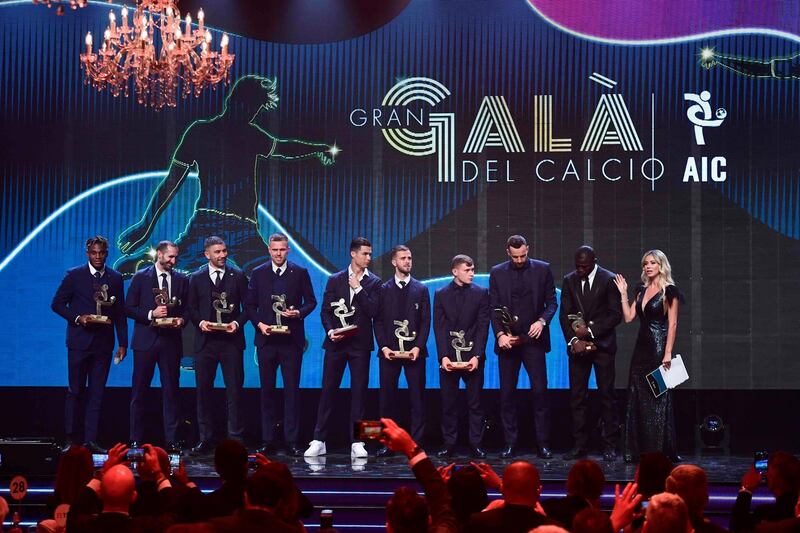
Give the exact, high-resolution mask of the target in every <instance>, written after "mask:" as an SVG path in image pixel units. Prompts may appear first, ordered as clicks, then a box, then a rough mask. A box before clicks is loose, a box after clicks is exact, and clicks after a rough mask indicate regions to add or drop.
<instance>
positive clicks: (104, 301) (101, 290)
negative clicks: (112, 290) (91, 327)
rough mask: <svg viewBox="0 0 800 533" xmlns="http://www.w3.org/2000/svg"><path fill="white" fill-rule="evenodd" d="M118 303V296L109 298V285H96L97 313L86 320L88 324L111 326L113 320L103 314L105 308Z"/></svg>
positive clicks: (95, 301)
mask: <svg viewBox="0 0 800 533" xmlns="http://www.w3.org/2000/svg"><path fill="white" fill-rule="evenodd" d="M116 301H117V297H116V296H110V297H109V296H108V285H105V284H104V285H100V286H97V285H95V293H94V303H95V306H96V309H95V310H96V313H95V314H93V315H89V316H88V317H87V318H86V323H87V324H111V319H110V318H109V317H108V316H106V315H104V314H103V307H110V306H112V305H114V302H116Z"/></svg>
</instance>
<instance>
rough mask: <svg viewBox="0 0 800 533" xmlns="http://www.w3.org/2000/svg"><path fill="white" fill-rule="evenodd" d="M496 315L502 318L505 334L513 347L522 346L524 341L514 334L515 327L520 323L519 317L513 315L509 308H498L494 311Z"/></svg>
mask: <svg viewBox="0 0 800 533" xmlns="http://www.w3.org/2000/svg"><path fill="white" fill-rule="evenodd" d="M494 312H495V313H497V315H498V316H499V317H500V323H501V324H502V325H503V333H505V334H506V335H508V340H509V342H510V343H511V347H512V348H513V347H514V346H519V345H520V344H522V339H521V338H520V336H519V335H514V333H513V332H512V330H513V327H514V326H516V325H517V322H519V317H518V316H516V315H512V314H511V312H510V311H509V310H508V307H506V306H503V307H498V308H497V309H495V310H494Z"/></svg>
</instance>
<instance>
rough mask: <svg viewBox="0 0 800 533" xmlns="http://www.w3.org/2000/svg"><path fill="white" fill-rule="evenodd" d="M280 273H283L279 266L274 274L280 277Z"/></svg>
mask: <svg viewBox="0 0 800 533" xmlns="http://www.w3.org/2000/svg"><path fill="white" fill-rule="evenodd" d="M281 274H283V269H281V268H279V269H278V270H276V271H275V275H276V276H278V277H281Z"/></svg>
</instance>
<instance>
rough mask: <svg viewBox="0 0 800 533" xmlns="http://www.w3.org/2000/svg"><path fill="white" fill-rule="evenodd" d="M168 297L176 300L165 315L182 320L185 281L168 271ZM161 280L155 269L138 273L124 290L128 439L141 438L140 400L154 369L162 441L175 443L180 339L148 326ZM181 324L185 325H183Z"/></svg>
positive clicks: (174, 333)
mask: <svg viewBox="0 0 800 533" xmlns="http://www.w3.org/2000/svg"><path fill="white" fill-rule="evenodd" d="M170 279H171V283H170V292H169V296H170V297H176V298H178V300H179V301H178V302H177V305H175V306H173V307H168V308H167V311H168V316H171V317H180V318H183V319H184V321H185V320H186V316H185V309H186V303H187V299H188V295H189V278H188V277H187V276H185V275H184V274H181V273H180V272H177V271H176V270H173V271H172V272H170ZM160 282H161V279H159V275H158V274H157V271H156V267H155V266H150V267H147V268H144V269H142V270H140V271H138V272H137V273H136V274H134V276H133V279H132V280H131V285H130V287H128V295H127V297H126V299H125V311H126V313H127V314H128V316H129V317H130V318H132V319H133V323H134V325H133V340H132V341H131V348H132V349H133V380H132V384H131V407H130V414H131V428H130V439H131V440H132V441H140V442H141V441H142V440H143V439H144V401H145V400H144V399H145V395H146V394H147V391H148V390H149V388H150V382H151V381H152V380H153V373H154V372H155V367H156V365H158V373H159V377H160V380H161V394H162V404H163V405H162V411H163V415H164V438H165V440H166V441H167V442H174V441H175V440H176V435H175V434H176V432H177V429H178V403H179V402H178V383H179V380H180V360H181V357H182V356H183V340H182V335H181V330H180V329H170V328H157V327H155V326H152V325H151V324H152V323H153V321H152V320H151V318H150V312H151V311H153V310H155V308H156V303H155V297H154V295H153V289H158V288H159V286H160ZM184 323H185V322H184Z"/></svg>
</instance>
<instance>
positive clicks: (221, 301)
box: [208, 292, 233, 331]
mask: <svg viewBox="0 0 800 533" xmlns="http://www.w3.org/2000/svg"><path fill="white" fill-rule="evenodd" d="M211 296H213V297H214V302H213V303H212V305H213V306H214V310H215V311H216V312H217V321H216V322H209V323H208V329H210V330H213V331H228V324H226V323H225V322H223V321H222V315H223V314H226V315H227V314H230V313H233V304H232V303H230V302H228V295H227V294H226V293H224V292H219V293H217V292H212V293H211Z"/></svg>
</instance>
